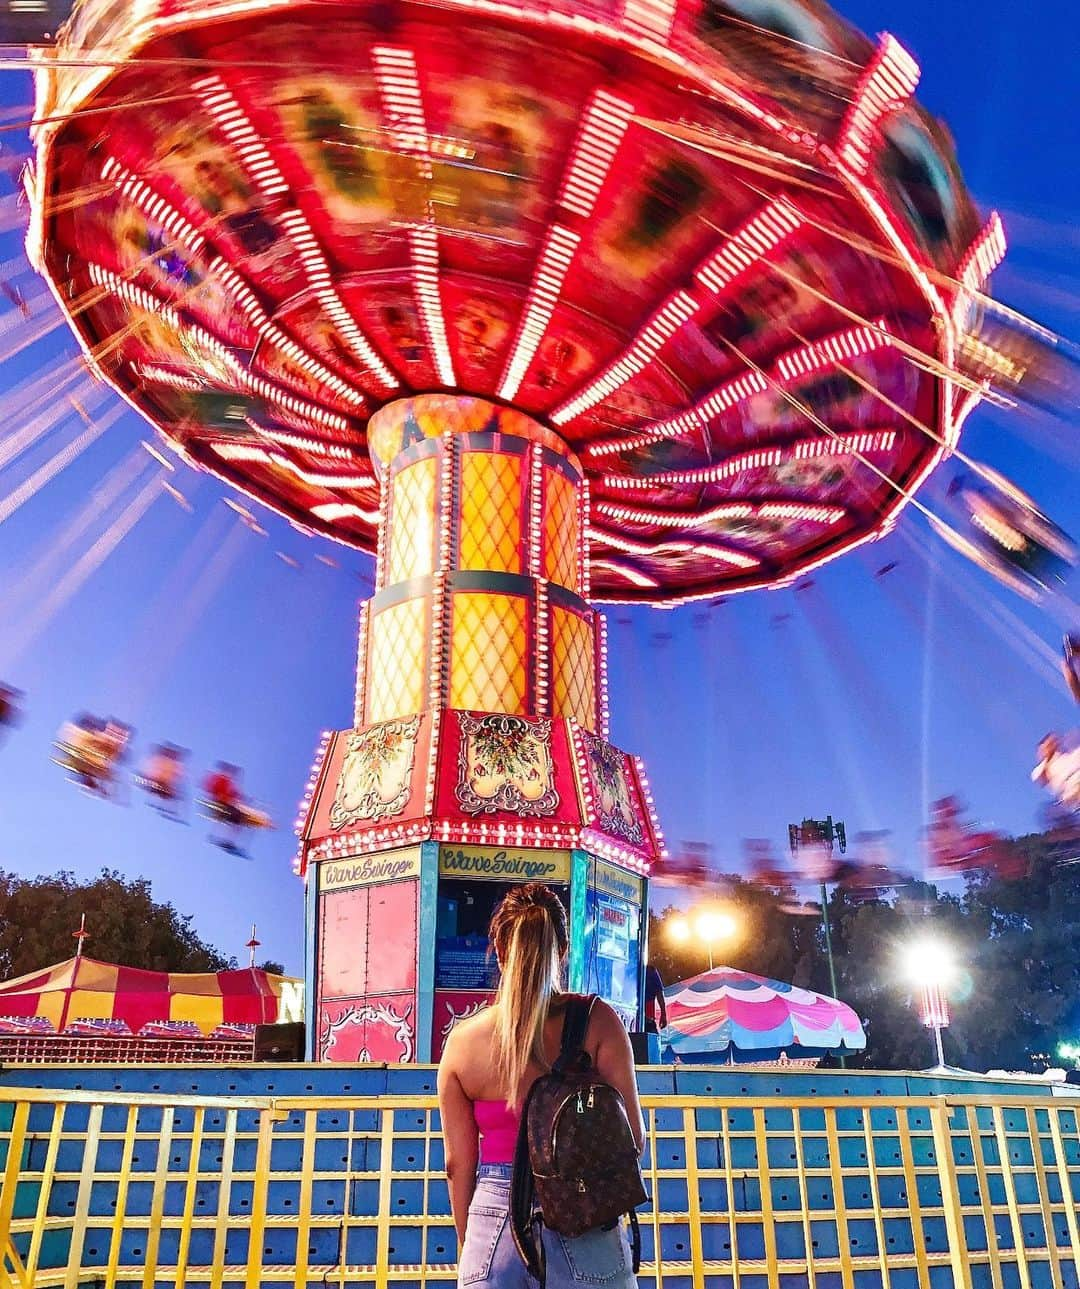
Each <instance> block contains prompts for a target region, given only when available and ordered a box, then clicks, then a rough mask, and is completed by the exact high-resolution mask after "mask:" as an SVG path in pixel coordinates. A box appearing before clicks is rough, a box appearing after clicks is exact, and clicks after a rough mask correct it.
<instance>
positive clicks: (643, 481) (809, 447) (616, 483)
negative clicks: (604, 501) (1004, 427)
mask: <svg viewBox="0 0 1080 1289" xmlns="http://www.w3.org/2000/svg"><path fill="white" fill-rule="evenodd" d="M896 437H897V432H896V430H861V431H859V432H857V433H855V434H841V435H838V436H837V437H836V438H825V437H821V436H815V437H814V438H811V439H803V440H801V441H800V442H798V443H792V444H789V445H788V446H787V447H783V448H780V447H769V448H755V449H753V450H752V451H750V452H739V453H736V454H735V455H734V456H729V457H725V458H724V460H723V461H718V462H717V463H716V464H715V465H710V466H704V467H702V468H701V469H698V470H666V471H664V472H662V473H661V474H654V475H651V476H649V477H648V478H634V477H631V476H627V475H621V474H608V475H604V477H603V478H602V479H601V483H602V484H603V485H604V486H605V487H607V488H614V489H617V490H618V491H620V492H648V491H650V490H651V489H653V488H656V487H657V486H659V485H660V484H672V483H674V484H703V483H722V482H723V481H724V480H725V479H730V478H732V477H733V476H734V475H737V474H742V473H743V471H745V470H764V469H768V468H770V467H773V466H778V465H781V464H782V463H783V462H785V461H805V460H809V459H810V458H813V457H822V456H852V455H860V456H865V455H866V454H867V453H868V452H891V451H892V449H893V446H894V445H895V443H896Z"/></svg>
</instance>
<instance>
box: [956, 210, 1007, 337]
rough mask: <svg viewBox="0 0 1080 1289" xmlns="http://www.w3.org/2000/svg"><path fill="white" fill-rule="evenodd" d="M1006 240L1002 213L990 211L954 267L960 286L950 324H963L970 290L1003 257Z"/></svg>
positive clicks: (977, 288) (980, 284) (981, 283)
mask: <svg viewBox="0 0 1080 1289" xmlns="http://www.w3.org/2000/svg"><path fill="white" fill-rule="evenodd" d="M1007 248H1008V243H1007V242H1006V240H1005V229H1004V227H1003V226H1002V223H1001V216H1000V215H999V214H998V213H997V211H996V210H993V211H991V212H990V218H989V219H988V220H987V221H986V223H985V224H984V225H983V227H982V229H981V230H980V231H979V233H978V235H977V236H976V238H975V240H974V241H973V242H972V243H971V245H970V246H969V247H968V249H967V251H966V252H965V253H964V257H963V259H961V261H960V264H959V266H958V267H957V270H956V276H957V278H958V279H959V282H960V289H959V290H958V291H957V293H956V300H955V302H954V304H953V323H954V325H955V326H956V329H957V330H958V331H959V330H961V329H962V327H963V317H964V313H965V312H966V310H967V307H968V304H969V301H970V299H971V295H970V293H971V292H973V291H981V290H982V288H983V287H984V286H985V285H986V281H987V279H988V278H989V276H990V274H991V273H993V271H994V270H995V269H996V268H997V266H998V265H999V264H1000V263H1001V261H1002V260H1003V259H1004V258H1005V251H1006V250H1007Z"/></svg>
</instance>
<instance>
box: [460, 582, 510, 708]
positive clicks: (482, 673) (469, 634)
mask: <svg viewBox="0 0 1080 1289" xmlns="http://www.w3.org/2000/svg"><path fill="white" fill-rule="evenodd" d="M453 622H454V626H453V633H452V635H451V645H450V647H451V655H450V706H451V707H456V708H461V709H464V710H467V711H474V712H506V713H507V714H509V715H511V716H518V715H522V714H523V713H524V712H525V695H526V690H527V681H526V657H527V650H528V647H529V643H528V633H527V629H526V628H527V622H528V606H527V604H526V601H525V599H524V598H523V597H520V596H513V595H492V594H491V593H489V592H487V591H458V592H456V593H455V595H454V600H453Z"/></svg>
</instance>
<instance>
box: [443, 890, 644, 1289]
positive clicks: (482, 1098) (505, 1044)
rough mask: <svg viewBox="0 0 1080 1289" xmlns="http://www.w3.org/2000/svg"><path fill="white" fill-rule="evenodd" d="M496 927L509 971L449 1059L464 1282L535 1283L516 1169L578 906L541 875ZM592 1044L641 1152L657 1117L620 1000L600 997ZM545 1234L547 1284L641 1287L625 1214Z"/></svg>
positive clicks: (559, 1018)
mask: <svg viewBox="0 0 1080 1289" xmlns="http://www.w3.org/2000/svg"><path fill="white" fill-rule="evenodd" d="M489 935H490V939H491V944H492V947H493V948H494V951H495V958H496V961H497V962H498V966H499V971H500V980H499V986H498V991H497V993H496V995H495V1001H494V1003H493V1004H492V1005H491V1006H490V1007H489V1008H487V1009H486V1010H484V1011H482V1012H480V1013H479V1014H478V1015H476V1016H473V1017H470V1018H469V1019H468V1020H464V1021H461V1022H460V1023H459V1024H458V1025H456V1026H455V1027H454V1029H453V1030H451V1032H450V1036H449V1038H448V1039H447V1041H446V1046H445V1048H444V1049H443V1055H442V1060H441V1061H440V1063H439V1079H438V1087H439V1113H440V1116H441V1120H442V1131H443V1139H444V1141H445V1144H446V1174H447V1177H448V1179H449V1183H450V1204H451V1208H452V1210H453V1214H454V1226H455V1227H456V1229H457V1235H458V1241H459V1244H460V1254H459V1259H458V1283H459V1284H461V1285H467V1286H470V1287H471V1289H481V1287H483V1286H491V1287H492V1289H495V1287H497V1289H528V1287H529V1286H530V1285H532V1284H534V1282H533V1281H531V1280H530V1278H529V1275H528V1273H527V1272H526V1270H525V1265H524V1263H523V1262H522V1260H521V1258H520V1257H519V1255H518V1251H517V1248H516V1246H515V1242H514V1237H513V1231H512V1226H511V1221H510V1178H511V1172H512V1164H513V1160H514V1151H515V1145H516V1142H517V1138H518V1128H519V1122H520V1116H521V1110H522V1106H523V1103H524V1101H525V1098H526V1096H527V1094H528V1092H529V1089H530V1087H531V1086H532V1084H533V1082H534V1081H535V1080H536V1079H537V1078H539V1077H540V1076H541V1075H543V1074H547V1073H548V1072H549V1071H550V1070H551V1068H552V1065H553V1064H554V1062H555V1060H556V1058H557V1056H558V1054H559V1050H560V1046H561V1043H562V1029H563V1020H564V1014H565V1011H566V1007H567V1003H568V1002H569V1000H570V999H571V997H572V995H569V994H567V993H565V992H564V991H563V989H562V975H563V969H564V965H565V962H566V954H567V948H568V945H569V934H568V930H567V922H566V910H565V909H564V908H563V906H562V903H561V902H560V900H559V898H558V896H557V895H556V894H555V893H554V892H553V891H551V890H550V889H549V888H548V887H546V886H544V885H542V884H541V883H539V882H529V883H528V884H526V885H523V886H515V887H512V888H511V890H510V891H509V892H508V893H507V895H506V896H505V897H504V898H503V900H502V901H501V903H500V904H499V906H498V907H497V908H496V910H495V913H494V915H493V916H492V919H491V927H490V931H489ZM584 1048H585V1051H586V1052H587V1053H588V1055H589V1056H590V1057H591V1058H592V1063H593V1069H594V1070H595V1073H596V1077H597V1078H598V1079H602V1080H604V1081H605V1082H606V1083H609V1084H611V1086H612V1087H614V1088H615V1089H616V1090H617V1091H618V1092H619V1094H620V1095H621V1096H622V1098H623V1101H624V1103H625V1106H626V1113H627V1117H628V1119H629V1123H630V1127H631V1131H632V1133H633V1137H634V1141H635V1143H636V1145H637V1148H638V1152H639V1153H640V1152H641V1150H642V1149H643V1148H644V1141H645V1123H644V1120H643V1118H642V1114H641V1105H640V1102H639V1101H638V1094H637V1085H636V1083H635V1081H634V1064H633V1054H632V1052H631V1049H630V1040H629V1037H628V1036H627V1033H626V1030H625V1029H624V1027H623V1024H622V1021H621V1020H620V1019H619V1017H618V1015H617V1014H616V1012H615V1011H614V1009H613V1008H611V1007H609V1006H608V1004H607V1003H605V1002H602V1001H600V1000H599V999H598V1000H597V1001H596V1002H595V1003H594V1005H593V1008H592V1012H591V1015H590V1017H589V1021H588V1026H587V1028H586V1030H585V1040H584ZM541 1238H542V1241H543V1248H544V1253H545V1256H546V1265H547V1275H546V1286H547V1289H567V1287H568V1286H571V1285H579V1284H598V1283H602V1284H604V1285H606V1286H608V1287H609V1289H635V1287H636V1284H637V1281H636V1278H635V1276H634V1274H633V1272H632V1271H631V1261H630V1257H629V1250H628V1247H627V1242H626V1239H625V1237H624V1235H623V1233H622V1231H621V1229H620V1228H619V1226H618V1225H612V1226H610V1228H607V1229H603V1228H598V1229H595V1230H590V1231H587V1232H586V1233H585V1234H584V1235H580V1236H576V1237H573V1238H571V1237H565V1236H562V1235H558V1234H556V1233H554V1232H552V1231H550V1230H549V1229H548V1228H547V1227H544V1228H543V1231H542V1237H541Z"/></svg>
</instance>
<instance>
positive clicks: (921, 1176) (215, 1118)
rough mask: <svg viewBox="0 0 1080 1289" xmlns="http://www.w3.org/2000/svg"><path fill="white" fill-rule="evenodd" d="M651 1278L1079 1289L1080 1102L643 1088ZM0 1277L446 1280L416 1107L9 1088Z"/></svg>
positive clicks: (316, 1282) (449, 1261)
mask: <svg viewBox="0 0 1080 1289" xmlns="http://www.w3.org/2000/svg"><path fill="white" fill-rule="evenodd" d="M643 1101H644V1105H645V1110H646V1118H647V1121H648V1126H649V1145H648V1150H647V1154H646V1157H645V1163H644V1171H645V1177H646V1183H647V1187H648V1190H649V1193H650V1196H651V1202H650V1204H649V1205H648V1206H647V1207H646V1208H645V1209H644V1210H643V1211H642V1215H641V1216H642V1238H643V1255H644V1261H643V1265H642V1268H641V1284H642V1285H643V1286H660V1285H663V1286H664V1289H802V1287H804V1286H805V1289H950V1286H951V1287H952V1289H982V1287H983V1286H986V1289H1014V1287H1015V1289H1080V1230H1078V1218H1077V1210H1078V1208H1080V1102H1072V1103H1070V1102H1069V1101H1067V1100H1065V1099H1061V1100H1049V1099H1045V1098H1044V1099H1038V1100H1036V1099H1027V1098H1021V1097H989V1096H987V1097H976V1096H959V1097H954V1096H942V1097H886V1096H877V1097H853V1096H848V1097H845V1098H835V1099H827V1098H813V1097H806V1098H782V1097H776V1098H769V1099H765V1098H756V1099H747V1098H745V1097H743V1098H737V1099H735V1098H724V1097H716V1096H708V1095H705V1096H693V1097H690V1096H652V1097H648V1096H647V1097H645V1098H643ZM0 1169H2V1170H3V1171H2V1177H3V1190H2V1193H0V1251H2V1253H3V1260H2V1271H0V1286H4V1287H5V1289H6V1286H9V1285H10V1286H20V1289H22V1287H23V1286H31V1285H32V1286H35V1287H36V1286H48V1285H63V1286H76V1285H94V1286H100V1287H101V1289H107V1287H111V1286H113V1285H141V1286H143V1287H144V1289H153V1287H154V1286H164V1285H169V1286H203V1285H209V1286H214V1287H217V1286H228V1287H229V1289H239V1287H240V1286H244V1287H245V1289H253V1287H254V1286H260V1285H272V1284H290V1285H294V1286H312V1287H313V1286H321V1287H324V1289H325V1287H328V1286H345V1285H353V1284H378V1285H389V1284H393V1285H415V1286H423V1285H429V1284H436V1283H446V1282H451V1281H453V1280H454V1277H455V1258H456V1240H455V1237H454V1231H453V1227H452V1224H451V1222H450V1218H449V1204H448V1195H447V1188H446V1180H445V1177H444V1175H443V1146H442V1140H441V1137H440V1135H439V1126H438V1112H437V1110H436V1107H435V1102H434V1099H433V1098H432V1097H430V1096H422V1097H420V1096H413V1097H409V1096H379V1097H359V1096H352V1097H340V1098H333V1097H323V1096H319V1097H281V1098H275V1097H245V1096H234V1097H204V1096H181V1095H173V1094H169V1095H167V1096H166V1095H165V1094H160V1095H137V1094H120V1093H116V1094H110V1093H104V1092H59V1091H55V1090H41V1089H39V1090H32V1091H31V1090H19V1089H7V1090H4V1089H0Z"/></svg>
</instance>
